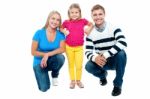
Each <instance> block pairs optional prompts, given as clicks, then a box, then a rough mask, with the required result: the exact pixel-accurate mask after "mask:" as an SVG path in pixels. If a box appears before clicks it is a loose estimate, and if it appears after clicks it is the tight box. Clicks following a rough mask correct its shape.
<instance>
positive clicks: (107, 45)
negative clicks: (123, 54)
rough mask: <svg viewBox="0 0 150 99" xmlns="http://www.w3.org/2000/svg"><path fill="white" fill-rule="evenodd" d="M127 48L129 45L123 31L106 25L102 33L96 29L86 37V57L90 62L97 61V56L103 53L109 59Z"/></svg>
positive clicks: (108, 24)
mask: <svg viewBox="0 0 150 99" xmlns="http://www.w3.org/2000/svg"><path fill="white" fill-rule="evenodd" d="M125 47H127V43H126V40H125V36H124V34H123V32H122V31H121V29H120V28H118V27H115V26H113V25H111V24H110V23H106V26H105V29H104V30H103V31H102V32H99V31H97V30H96V28H94V29H93V30H92V31H91V33H90V34H89V35H88V36H87V37H86V52H85V55H86V57H87V58H88V59H89V60H92V61H95V58H96V57H97V55H98V54H100V53H101V54H103V55H104V57H105V58H106V59H107V58H108V57H112V56H113V55H115V54H116V53H118V52H119V51H121V50H123V49H124V48H125Z"/></svg>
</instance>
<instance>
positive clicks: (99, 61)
mask: <svg viewBox="0 0 150 99" xmlns="http://www.w3.org/2000/svg"><path fill="white" fill-rule="evenodd" d="M106 62H107V60H106V59H105V57H104V56H103V55H102V54H100V55H98V56H97V57H96V58H95V63H96V64H97V65H99V66H100V67H103V66H104V65H105V64H106Z"/></svg>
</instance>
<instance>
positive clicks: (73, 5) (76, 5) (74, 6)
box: [68, 3, 82, 19]
mask: <svg viewBox="0 0 150 99" xmlns="http://www.w3.org/2000/svg"><path fill="white" fill-rule="evenodd" d="M72 8H76V9H78V10H79V12H80V18H81V17H82V15H81V8H80V6H79V4H78V3H73V4H71V5H70V7H69V10H68V17H69V19H71V18H70V13H69V11H70V10H71V9H72Z"/></svg>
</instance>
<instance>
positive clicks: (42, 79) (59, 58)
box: [33, 54, 65, 92]
mask: <svg viewBox="0 0 150 99" xmlns="http://www.w3.org/2000/svg"><path fill="white" fill-rule="evenodd" d="M64 61H65V57H64V55H62V54H57V55H54V56H51V57H49V58H48V60H47V67H46V68H41V66H40V64H39V65H37V66H34V67H33V70H34V73H35V77H36V81H37V84H38V88H39V90H40V91H43V92H45V91H47V90H48V89H49V88H50V78H49V74H48V71H52V72H51V76H52V78H57V77H58V75H59V70H60V69H61V67H62V66H63V64H64Z"/></svg>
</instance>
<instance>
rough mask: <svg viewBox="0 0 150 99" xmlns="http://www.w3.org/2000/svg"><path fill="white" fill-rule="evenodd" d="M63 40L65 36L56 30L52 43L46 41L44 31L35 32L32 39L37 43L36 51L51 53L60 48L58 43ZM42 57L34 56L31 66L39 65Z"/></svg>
mask: <svg viewBox="0 0 150 99" xmlns="http://www.w3.org/2000/svg"><path fill="white" fill-rule="evenodd" d="M64 39H65V35H64V34H63V33H61V32H60V31H59V30H56V36H55V40H54V41H48V39H47V36H46V29H40V30H38V31H36V32H35V34H34V36H33V39H32V40H34V41H37V42H38V48H37V50H38V51H40V52H49V51H53V50H55V49H57V48H59V47H60V42H61V41H62V40H64ZM41 60H42V57H38V56H34V61H33V66H36V65H39V64H40V63H41Z"/></svg>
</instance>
